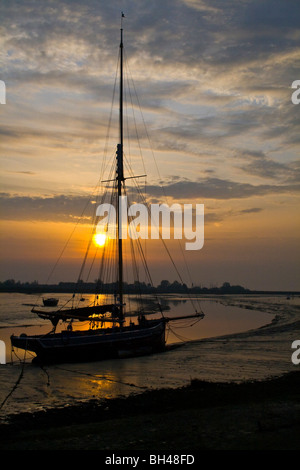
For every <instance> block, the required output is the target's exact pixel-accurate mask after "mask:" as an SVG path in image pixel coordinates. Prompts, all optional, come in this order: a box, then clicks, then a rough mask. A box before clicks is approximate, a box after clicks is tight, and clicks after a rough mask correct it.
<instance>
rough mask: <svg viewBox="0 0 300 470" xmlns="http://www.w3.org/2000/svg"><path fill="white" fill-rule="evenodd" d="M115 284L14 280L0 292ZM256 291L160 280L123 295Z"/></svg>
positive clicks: (85, 289)
mask: <svg viewBox="0 0 300 470" xmlns="http://www.w3.org/2000/svg"><path fill="white" fill-rule="evenodd" d="M116 288H117V284H116V283H103V282H102V281H101V280H99V279H97V280H95V281H94V282H84V281H79V282H77V283H76V282H59V283H58V284H39V282H38V281H33V282H24V283H23V282H20V281H15V280H14V279H7V280H6V281H4V282H0V292H19V293H27V294H31V293H33V294H35V293H42V292H47V293H50V292H53V293H54V292H57V293H60V292H61V293H70V292H71V293H73V292H78V293H114V292H116ZM255 292H258V291H251V290H249V289H246V288H244V287H242V286H239V285H234V286H232V285H231V284H230V283H229V282H224V283H223V285H222V286H221V287H216V286H215V287H201V286H191V287H188V286H187V285H186V284H184V283H183V284H182V283H180V282H178V281H174V282H170V281H168V280H166V279H164V280H162V281H161V282H160V284H158V285H157V286H156V287H154V286H152V285H151V284H146V283H145V282H139V281H135V282H134V283H132V284H128V283H124V293H127V294H131V293H132V294H133V293H134V294H136V293H141V294H152V293H158V294H168V293H182V294H184V293H189V294H249V293H255Z"/></svg>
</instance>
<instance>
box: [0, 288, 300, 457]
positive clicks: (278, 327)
mask: <svg viewBox="0 0 300 470" xmlns="http://www.w3.org/2000/svg"><path fill="white" fill-rule="evenodd" d="M220 302H224V303H226V305H232V306H239V307H242V308H247V309H249V308H250V309H253V310H260V311H265V312H268V313H270V314H272V315H273V317H274V318H273V320H272V321H271V322H269V323H268V324H266V325H264V326H262V327H260V328H258V329H253V330H248V331H245V332H241V333H234V334H230V335H224V336H219V337H214V338H206V339H202V340H200V342H199V341H195V342H190V346H191V347H193V343H195V344H197V343H201V344H204V343H209V342H211V343H214V344H215V345H217V344H220V345H221V344H223V343H224V342H225V343H226V344H229V343H231V342H233V343H232V344H233V349H234V350H236V348H237V346H236V343H235V342H236V341H239V342H240V341H242V342H243V345H244V346H243V348H244V354H246V355H247V351H248V349H247V345H248V344H249V343H250V344H253V343H255V342H256V344H257V345H258V346H260V344H261V341H263V342H269V341H271V342H272V341H273V342H274V341H275V343H276V344H275V347H276V350H277V344H278V342H277V341H278V339H280V341H282V340H284V344H286V346H284V347H285V348H287V347H288V349H289V353H288V354H289V355H290V351H291V350H290V344H291V339H292V338H295V339H297V338H298V336H299V334H298V333H299V331H300V320H299V306H294V307H291V306H288V308H287V306H286V305H279V304H276V303H270V304H268V303H265V302H261V301H260V300H258V301H257V302H254V301H253V299H251V303H249V302H247V301H246V299H245V298H244V299H243V298H242V296H240V297H238V296H237V297H235V298H234V299H233V298H231V299H229V298H228V297H226V298H225V297H224V298H222V299H220ZM296 337H297V338H296ZM224 340H225V341H224ZM285 350H286V349H285ZM209 351H211V350H210V349H209ZM298 368H299V366H298V367H297V366H293V367H292V370H286V371H284V372H282V373H280V372H279V373H275V374H273V377H269V378H262V379H255V380H243V378H242V377H241V380H240V381H238V382H236V381H213V380H212V381H210V380H200V379H198V378H195V379H191V380H190V383H189V384H188V385H183V386H179V387H176V388H173V387H168V386H166V387H165V388H164V387H160V388H157V389H148V390H146V391H145V392H141V393H138V394H136V393H135V394H133V393H130V394H129V395H126V396H125V395H121V396H119V397H116V398H106V399H97V398H96V399H88V400H87V401H82V402H77V403H76V404H74V405H62V406H60V407H54V408H48V409H45V410H43V411H36V412H21V413H18V414H12V415H9V416H8V422H7V423H6V424H0V433H1V436H3V437H2V438H1V440H0V449H1V450H97V451H102V452H109V451H113V450H114V451H116V450H117V451H127V450H131V451H132V452H134V451H152V452H153V451H155V450H159V451H162V450H164V451H177V452H178V451H179V449H180V450H182V451H184V450H188V451H191V450H194V451H195V452H196V451H202V450H299V447H300V443H299V435H300V400H299V398H300V394H299V390H300V370H299V369H298Z"/></svg>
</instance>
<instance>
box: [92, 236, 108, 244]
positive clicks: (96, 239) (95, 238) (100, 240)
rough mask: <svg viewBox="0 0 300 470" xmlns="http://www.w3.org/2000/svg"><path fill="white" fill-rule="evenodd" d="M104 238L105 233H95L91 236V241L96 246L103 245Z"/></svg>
mask: <svg viewBox="0 0 300 470" xmlns="http://www.w3.org/2000/svg"><path fill="white" fill-rule="evenodd" d="M106 238H107V237H106V235H105V233H95V235H94V236H93V241H94V243H95V245H97V246H104V245H105V242H106Z"/></svg>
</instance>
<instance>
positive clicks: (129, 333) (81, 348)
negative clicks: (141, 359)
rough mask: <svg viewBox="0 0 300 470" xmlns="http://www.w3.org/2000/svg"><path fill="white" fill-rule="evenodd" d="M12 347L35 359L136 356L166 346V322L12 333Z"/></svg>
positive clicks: (80, 359)
mask: <svg viewBox="0 0 300 470" xmlns="http://www.w3.org/2000/svg"><path fill="white" fill-rule="evenodd" d="M11 344H12V346H13V347H16V348H20V349H24V350H26V351H31V352H34V353H35V354H36V357H35V358H34V360H33V361H34V362H37V363H42V364H51V363H62V362H91V361H98V360H103V359H111V358H121V357H128V356H138V355H145V354H151V353H153V352H158V351H162V350H163V349H164V347H165V322H164V321H160V320H156V321H155V320H151V321H149V322H147V325H145V326H138V325H135V326H134V327H127V328H124V329H122V330H119V331H116V330H114V329H107V330H105V331H104V332H103V330H100V329H99V330H88V331H85V332H83V331H76V332H73V331H64V332H62V333H55V334H49V335H35V336H26V335H20V336H11Z"/></svg>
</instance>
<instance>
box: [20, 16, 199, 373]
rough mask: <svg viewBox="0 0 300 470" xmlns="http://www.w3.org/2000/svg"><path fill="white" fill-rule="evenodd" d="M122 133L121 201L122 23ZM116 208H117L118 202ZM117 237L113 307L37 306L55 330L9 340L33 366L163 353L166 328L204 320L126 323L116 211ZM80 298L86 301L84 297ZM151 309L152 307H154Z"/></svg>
mask: <svg viewBox="0 0 300 470" xmlns="http://www.w3.org/2000/svg"><path fill="white" fill-rule="evenodd" d="M119 134H120V142H119V143H118V144H117V152H116V156H117V158H116V169H115V176H114V182H115V185H114V190H115V192H116V196H117V200H119V198H120V197H122V195H123V192H124V186H125V185H124V182H125V180H126V179H129V178H131V176H129V177H128V178H126V176H125V175H124V165H123V153H124V152H123V28H122V25H121V42H120V106H119ZM117 208H119V205H118V204H117ZM116 219H117V220H116V221H115V224H116V227H117V231H116V233H117V234H118V239H117V256H116V258H117V263H118V268H117V274H118V279H117V283H116V287H117V292H115V295H114V300H113V301H112V302H110V303H100V304H99V303H98V302H97V303H96V302H94V304H93V305H89V306H84V307H78V306H76V307H75V308H74V307H72V308H68V309H65V308H60V309H58V310H55V311H50V312H49V311H45V309H44V310H39V309H36V308H33V309H32V311H33V312H34V313H36V314H37V315H38V316H39V317H40V318H43V319H47V320H50V321H51V323H52V325H53V328H52V330H51V331H50V332H49V333H47V334H44V335H32V336H30V335H26V334H21V335H20V336H15V335H12V336H11V344H12V347H16V348H21V349H23V350H25V351H30V352H33V353H35V354H36V357H35V358H34V359H33V361H34V362H37V363H40V364H47V363H61V362H82V361H85V362H86V361H95V360H102V359H108V358H120V357H124V356H125V357H127V356H136V355H145V354H151V353H155V352H160V351H164V350H165V347H166V335H165V333H166V324H167V323H169V322H170V321H175V320H179V319H186V318H194V317H197V318H198V319H201V318H203V316H204V314H203V312H202V311H201V312H197V311H196V312H195V313H194V314H191V315H185V316H177V317H173V318H172V317H171V318H168V317H166V316H165V315H164V313H163V309H162V308H161V306H160V305H159V304H158V307H157V306H156V308H153V309H152V311H150V312H148V314H153V313H155V311H156V313H157V311H159V312H160V317H159V318H155V319H153V317H152V318H151V319H149V318H148V317H147V314H146V313H145V310H144V309H140V311H138V312H136V318H137V321H136V322H133V321H132V314H131V315H130V319H129V322H128V321H126V320H127V319H126V312H125V305H126V304H125V302H124V280H123V241H122V237H121V236H119V234H120V233H121V230H122V227H121V225H122V222H123V220H122V214H121V213H120V210H119V209H117V211H116ZM81 300H82V299H81ZM152 307H153V304H152ZM60 321H61V322H63V323H64V324H67V325H68V326H67V329H65V330H62V331H60V332H57V331H56V327H57V325H58V323H59V322H60ZM87 321H88V322H89V328H88V329H86V330H83V329H77V330H75V329H74V327H73V325H74V323H77V322H79V323H80V322H87Z"/></svg>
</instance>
